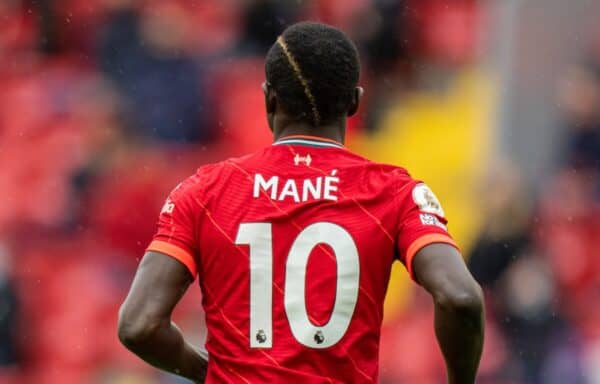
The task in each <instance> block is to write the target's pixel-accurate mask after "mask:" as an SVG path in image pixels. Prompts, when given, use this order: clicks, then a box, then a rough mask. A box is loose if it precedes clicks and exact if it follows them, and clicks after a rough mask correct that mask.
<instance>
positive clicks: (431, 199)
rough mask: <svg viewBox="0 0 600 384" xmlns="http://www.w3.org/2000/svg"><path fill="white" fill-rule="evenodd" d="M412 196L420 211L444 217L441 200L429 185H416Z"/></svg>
mask: <svg viewBox="0 0 600 384" xmlns="http://www.w3.org/2000/svg"><path fill="white" fill-rule="evenodd" d="M412 196H413V200H414V201H415V204H417V206H418V207H419V210H420V211H422V212H426V213H433V214H434V215H437V216H440V217H444V210H443V209H442V205H441V204H440V201H439V200H438V198H437V197H436V196H435V194H434V193H433V191H432V190H431V188H429V187H428V186H427V185H425V184H423V183H421V184H417V185H415V187H414V188H413V191H412Z"/></svg>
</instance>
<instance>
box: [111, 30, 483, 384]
mask: <svg viewBox="0 0 600 384" xmlns="http://www.w3.org/2000/svg"><path fill="white" fill-rule="evenodd" d="M265 72H266V82H265V83H264V86H263V91H264V94H265V106H266V114H267V120H268V125H269V127H270V129H271V130H272V132H273V144H272V145H271V146H269V147H267V148H264V149H262V150H260V151H258V152H256V153H253V154H251V155H248V156H245V157H241V158H234V159H228V160H225V161H223V162H220V163H216V164H210V165H205V166H202V167H200V168H199V169H198V171H197V172H196V174H194V175H193V176H191V177H189V178H188V179H186V180H184V181H183V182H182V183H181V184H179V185H178V186H177V187H176V188H175V189H174V190H173V191H172V192H171V194H170V196H169V197H168V199H167V201H166V203H165V205H164V207H163V209H162V211H161V213H160V216H159V220H158V230H157V233H156V235H155V236H154V238H153V240H152V242H151V243H150V245H149V246H148V249H147V252H146V254H145V255H144V257H143V259H142V261H141V263H140V265H139V268H138V271H137V273H136V276H135V279H134V281H133V284H132V286H131V289H130V291H129V294H128V296H127V298H126V300H125V302H124V303H123V305H122V307H121V310H120V312H119V327H118V328H119V331H118V333H119V338H120V340H121V341H122V342H123V344H124V345H125V346H126V347H127V348H128V349H129V350H131V351H132V352H133V353H135V354H136V355H138V356H139V357H140V358H142V359H144V360H145V361H146V362H148V363H149V364H152V365H153V366H155V367H157V368H159V369H163V370H165V371H169V372H172V373H175V374H177V375H180V376H183V377H186V378H188V379H190V380H192V381H194V382H198V383H203V382H206V383H311V384H317V383H377V382H378V367H379V366H378V352H379V339H380V332H381V323H382V320H383V302H384V298H385V293H386V289H387V285H388V281H389V277H390V270H391V267H392V263H394V262H395V261H400V262H401V263H402V264H404V266H405V267H406V269H407V270H408V273H409V274H410V276H411V278H412V279H413V280H414V281H415V282H416V283H417V284H419V285H421V286H422V287H423V288H424V289H425V290H427V291H428V292H429V293H430V294H431V296H432V298H433V302H434V304H435V324H434V328H435V333H436V336H437V340H438V343H439V347H440V350H441V353H442V354H443V356H444V359H445V362H446V367H447V376H448V382H449V383H452V384H472V383H474V381H475V376H476V372H477V367H478V364H479V359H480V356H481V351H482V346H483V333H484V322H483V312H484V304H483V299H482V293H481V289H480V287H479V286H478V285H477V283H476V282H475V281H474V279H473V277H472V276H471V275H470V273H469V271H468V270H467V268H466V266H465V263H464V262H463V258H462V257H461V254H460V253H459V251H458V247H457V245H456V243H455V242H454V240H453V239H452V237H451V236H450V234H449V233H448V231H447V227H446V225H447V220H446V218H445V215H444V211H443V209H442V206H441V204H440V203H439V201H438V199H437V198H436V196H435V194H434V193H433V192H432V191H431V189H430V188H429V187H428V186H427V185H426V184H424V183H423V182H421V181H419V180H414V179H413V178H412V177H411V176H410V175H409V174H408V173H407V171H406V170H404V169H402V168H399V167H396V166H391V165H385V164H378V163H375V162H373V161H370V160H368V159H365V158H363V157H361V156H358V155H356V154H354V153H352V152H350V151H349V150H348V149H347V148H345V147H344V136H345V130H346V119H347V117H348V116H351V115H353V114H354V113H355V112H356V110H357V108H358V105H359V102H360V99H361V96H362V93H363V90H362V88H360V87H359V86H358V79H359V72H360V64H359V59H358V53H357V50H356V47H355V46H354V44H353V43H352V42H351V41H350V40H349V39H348V37H346V36H345V35H344V34H343V33H342V32H341V31H339V30H337V29H335V28H333V27H330V26H327V25H324V24H320V23H314V22H303V23H298V24H295V25H293V26H291V27H289V28H287V29H286V30H285V31H284V33H283V34H282V35H281V36H279V38H278V39H277V40H276V41H275V43H274V44H273V46H272V47H271V49H270V50H269V52H268V54H267V57H266V64H265ZM248 134H252V132H248ZM194 281H198V283H199V285H200V288H201V290H202V294H203V300H202V305H203V308H204V312H205V314H206V325H207V331H208V337H207V340H206V345H205V348H202V349H200V348H197V347H194V346H192V345H191V344H190V343H189V342H187V341H186V339H185V338H184V336H183V334H182V333H181V332H180V330H179V329H178V328H177V327H176V326H175V324H173V323H172V322H171V313H172V312H173V308H174V307H175V306H176V305H177V303H178V301H179V300H180V299H181V297H182V295H183V294H184V292H185V291H186V290H187V289H188V287H189V286H190V285H191V284H192V283H193V282H194ZM410 358H411V357H410V356H398V359H410Z"/></svg>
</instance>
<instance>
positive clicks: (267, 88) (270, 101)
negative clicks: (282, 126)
mask: <svg viewBox="0 0 600 384" xmlns="http://www.w3.org/2000/svg"><path fill="white" fill-rule="evenodd" d="M262 89H263V93H264V94H265V109H266V111H267V122H268V123H269V128H271V131H272V130H273V120H274V118H275V112H276V111H277V97H276V96H275V92H274V91H273V88H272V87H271V85H270V84H269V83H268V82H267V81H265V82H264V83H263V84H262Z"/></svg>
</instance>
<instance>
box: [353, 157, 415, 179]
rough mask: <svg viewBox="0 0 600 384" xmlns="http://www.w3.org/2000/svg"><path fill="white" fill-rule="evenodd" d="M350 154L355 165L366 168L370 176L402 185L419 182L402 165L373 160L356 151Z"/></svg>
mask: <svg viewBox="0 0 600 384" xmlns="http://www.w3.org/2000/svg"><path fill="white" fill-rule="evenodd" d="M351 156H352V157H354V165H355V166H358V167H362V168H364V169H366V170H367V173H368V174H369V175H370V176H371V177H374V178H378V179H381V181H382V182H384V183H386V184H391V185H394V186H398V187H402V186H405V185H407V184H414V183H417V182H419V181H417V180H415V179H413V178H412V176H411V175H410V173H409V172H408V170H407V169H406V168H404V167H401V166H398V165H393V164H387V163H382V162H377V161H373V160H370V159H368V158H366V157H363V156H360V155H358V154H356V153H351Z"/></svg>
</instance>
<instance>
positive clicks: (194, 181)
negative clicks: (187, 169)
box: [171, 154, 254, 197]
mask: <svg viewBox="0 0 600 384" xmlns="http://www.w3.org/2000/svg"><path fill="white" fill-rule="evenodd" d="M253 155H254V154H250V155H246V156H242V157H232V158H228V159H226V160H223V161H219V162H216V163H209V164H204V165H202V166H200V167H198V168H197V169H196V172H194V174H192V175H190V176H188V177H187V178H185V179H184V180H183V181H181V182H180V183H179V184H178V185H177V186H176V187H175V189H174V190H173V191H172V192H171V194H172V195H173V196H174V197H183V196H185V195H193V194H197V193H201V192H202V191H205V190H207V189H209V188H212V187H215V186H217V185H222V184H225V183H226V180H228V178H229V175H228V174H229V173H231V172H232V171H233V170H235V169H236V168H238V167H240V166H242V164H244V162H246V161H247V160H249V159H250V158H252V156H253Z"/></svg>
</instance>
